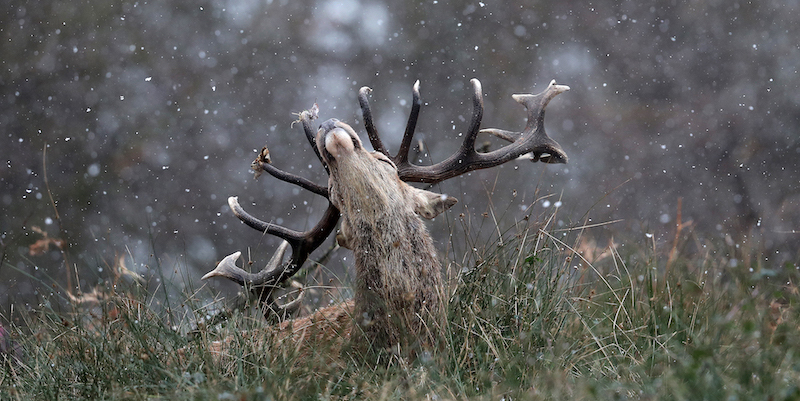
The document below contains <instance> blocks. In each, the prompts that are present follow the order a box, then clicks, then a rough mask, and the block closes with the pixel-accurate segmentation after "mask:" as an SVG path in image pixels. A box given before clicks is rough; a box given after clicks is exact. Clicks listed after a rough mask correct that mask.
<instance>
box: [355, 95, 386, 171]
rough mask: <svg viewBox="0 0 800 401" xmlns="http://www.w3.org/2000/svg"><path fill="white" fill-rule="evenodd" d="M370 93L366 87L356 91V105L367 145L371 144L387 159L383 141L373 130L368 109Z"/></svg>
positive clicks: (370, 113) (372, 122)
mask: <svg viewBox="0 0 800 401" xmlns="http://www.w3.org/2000/svg"><path fill="white" fill-rule="evenodd" d="M370 93H372V89H371V88H370V87H368V86H363V87H361V89H359V90H358V105H359V106H361V114H362V116H363V118H364V128H365V129H366V130H367V136H368V137H369V143H371V144H372V148H373V149H375V150H376V151H378V152H381V153H383V154H384V155H386V156H387V157H388V156H389V152H387V151H386V147H385V146H383V141H381V137H380V136H379V135H378V129H377V128H375V122H374V121H373V119H372V109H371V108H370V107H369V94H370Z"/></svg>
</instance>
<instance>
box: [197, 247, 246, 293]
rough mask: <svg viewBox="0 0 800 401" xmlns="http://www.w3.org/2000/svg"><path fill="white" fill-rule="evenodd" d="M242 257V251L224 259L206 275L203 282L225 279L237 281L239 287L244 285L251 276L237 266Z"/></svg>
mask: <svg viewBox="0 0 800 401" xmlns="http://www.w3.org/2000/svg"><path fill="white" fill-rule="evenodd" d="M240 256H242V252H241V251H236V252H234V253H232V254H230V255H228V256H226V257H224V258H223V259H222V261H221V262H219V263H218V264H217V267H215V268H214V270H212V271H210V272H208V273H206V274H205V275H204V276H203V277H202V278H200V279H201V280H207V279H209V278H211V277H225V278H227V279H229V280H232V281H235V282H236V283H237V284H239V285H244V284H245V282H246V281H247V279H246V277H247V276H248V275H249V274H250V273H248V272H246V271H244V270H243V269H241V268H239V267H238V266H236V261H237V260H239V257H240Z"/></svg>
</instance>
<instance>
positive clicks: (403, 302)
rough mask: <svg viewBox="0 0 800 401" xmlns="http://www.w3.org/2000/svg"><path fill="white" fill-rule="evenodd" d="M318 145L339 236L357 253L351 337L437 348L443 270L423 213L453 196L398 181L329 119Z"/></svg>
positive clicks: (378, 157) (437, 209)
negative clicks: (338, 220)
mask: <svg viewBox="0 0 800 401" xmlns="http://www.w3.org/2000/svg"><path fill="white" fill-rule="evenodd" d="M317 147H318V148H319V150H320V153H321V154H322V155H323V158H324V159H325V161H326V163H327V165H328V167H329V169H330V180H329V190H330V199H331V202H333V204H334V205H335V206H336V207H337V208H338V209H339V210H340V212H341V214H342V220H343V221H342V229H341V234H340V236H339V239H340V241H341V243H342V245H343V246H346V247H348V248H350V249H352V250H353V253H354V255H355V269H356V284H355V306H354V307H355V310H354V311H353V318H354V324H355V328H354V329H353V338H352V342H353V343H354V344H360V343H366V344H369V345H370V346H371V348H372V350H375V351H380V350H385V349H389V348H391V349H393V350H396V349H397V348H400V349H401V351H406V350H409V349H410V350H411V351H412V352H414V351H416V350H417V349H418V348H420V347H422V348H428V347H430V346H432V345H434V344H435V343H436V342H437V338H438V337H439V334H438V330H439V329H440V328H441V325H442V323H443V316H444V306H443V294H442V293H441V291H442V273H441V265H440V263H439V261H438V259H437V257H436V250H435V248H434V246H433V240H432V239H431V237H430V234H428V230H427V228H426V227H425V224H424V223H423V222H422V219H420V217H419V216H420V215H423V216H425V217H427V218H433V217H434V216H436V215H437V214H439V213H441V212H442V211H444V210H446V209H447V208H449V207H450V206H452V205H453V204H454V203H455V202H456V200H455V199H454V198H450V197H446V196H442V195H439V194H434V193H432V192H428V191H424V190H421V189H417V188H414V187H412V186H410V185H408V184H406V183H405V182H403V181H401V180H400V178H399V177H398V175H397V168H396V167H395V165H394V164H393V163H392V162H391V161H390V160H389V159H388V158H387V157H386V156H384V155H383V154H381V153H378V152H372V153H370V152H368V151H366V150H365V149H364V148H363V146H362V144H361V141H360V139H359V138H358V136H357V135H356V133H355V132H354V131H353V129H352V128H350V126H348V125H347V124H344V123H341V122H339V121H336V120H330V121H328V122H326V123H324V124H323V125H322V127H321V128H320V130H319V132H318V134H317ZM362 340H366V341H362Z"/></svg>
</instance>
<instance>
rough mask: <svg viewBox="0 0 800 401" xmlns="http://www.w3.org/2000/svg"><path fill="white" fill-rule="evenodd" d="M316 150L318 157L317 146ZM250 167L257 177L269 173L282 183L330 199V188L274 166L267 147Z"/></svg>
mask: <svg viewBox="0 0 800 401" xmlns="http://www.w3.org/2000/svg"><path fill="white" fill-rule="evenodd" d="M314 150H316V151H317V155H319V151H318V150H317V147H316V146H314ZM322 165H323V166H325V163H322ZM250 166H251V168H252V169H253V170H254V171H255V172H256V177H258V176H259V175H261V172H263V171H266V172H267V173H269V175H271V176H273V177H275V178H277V179H279V180H281V181H284V182H288V183H289V184H294V185H297V186H299V187H301V188H303V189H305V190H308V191H310V192H313V193H315V194H317V195H319V196H324V197H325V198H327V197H328V187H324V186H322V185H319V184H316V183H314V182H312V181H310V180H309V179H307V178H303V177H300V176H298V175H294V174H292V173H287V172H286V171H283V170H281V169H279V168H277V167H275V166H273V165H272V159H271V158H270V156H269V149H267V147H266V146H264V147H263V148H262V149H261V153H259V155H258V157H256V159H255V160H254V161H253V163H252V164H251V165H250ZM325 168H326V169H327V166H325Z"/></svg>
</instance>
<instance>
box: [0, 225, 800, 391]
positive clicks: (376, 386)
mask: <svg viewBox="0 0 800 401" xmlns="http://www.w3.org/2000/svg"><path fill="white" fill-rule="evenodd" d="M681 229H683V228H682V227H681ZM590 232H591V229H588V230H575V231H556V230H549V229H542V228H541V227H536V226H533V225H528V223H527V222H524V225H519V226H515V227H513V228H512V229H510V230H507V231H505V232H500V231H499V230H498V233H499V234H498V235H497V239H496V240H495V242H494V243H488V244H485V246H484V247H483V249H477V248H475V247H470V249H471V250H470V251H469V252H468V253H469V254H465V255H463V257H462V258H461V259H460V260H462V261H471V262H470V263H465V264H464V265H463V267H461V268H460V272H459V274H457V275H456V276H455V278H454V283H453V285H452V286H451V288H450V289H449V293H448V295H449V304H448V320H447V325H448V326H447V327H446V328H445V333H446V335H445V338H444V339H443V341H442V343H443V345H442V346H441V347H439V348H438V349H436V350H434V351H433V352H432V353H431V354H430V355H428V354H425V355H423V356H422V357H420V358H419V359H418V360H416V361H414V362H408V361H402V360H393V361H392V362H391V363H389V365H388V366H378V367H376V366H374V364H371V363H369V362H368V361H361V360H359V358H358V357H357V356H351V355H348V354H346V353H345V354H340V356H339V357H335V358H332V357H331V352H328V351H327V350H326V349H324V347H321V348H317V349H315V350H314V352H312V353H311V354H308V353H304V354H302V355H301V354H298V352H300V351H299V350H298V349H297V348H296V347H295V346H294V344H293V343H291V342H290V341H287V340H285V339H282V338H280V337H278V336H275V335H273V334H270V333H271V331H270V330H269V328H268V324H267V323H266V322H264V321H263V320H262V319H260V318H259V317H258V315H257V314H254V315H253V316H250V315H246V314H234V315H233V316H232V317H231V318H230V319H228V321H227V322H226V323H225V324H223V325H215V326H211V327H209V326H204V325H202V324H199V325H198V324H197V322H198V319H197V318H196V316H205V315H206V310H205V308H204V307H203V306H202V305H200V304H198V303H197V301H195V299H197V298H198V296H197V295H196V294H191V296H189V295H187V296H186V300H185V301H184V303H183V305H182V308H183V310H184V311H185V312H184V313H183V314H182V315H181V316H173V315H171V314H168V313H165V312H164V311H163V310H160V309H158V307H157V305H159V304H162V305H163V304H166V302H163V303H159V302H155V301H154V300H155V299H156V297H158V296H159V293H158V292H156V293H154V294H148V293H146V292H145V291H143V290H141V289H140V288H139V287H138V286H137V285H131V286H130V288H129V289H123V287H124V286H121V285H120V286H116V285H114V286H109V287H98V288H96V289H95V290H94V291H93V292H92V293H90V294H84V295H83V298H81V299H79V300H77V301H76V300H73V301H72V303H70V304H69V307H68V308H67V310H69V311H68V312H64V311H63V310H62V308H60V307H53V306H52V305H54V304H58V302H57V301H56V300H53V301H52V303H51V302H42V303H41V306H40V308H39V309H37V310H36V311H35V312H34V313H30V314H27V315H20V316H23V321H22V322H21V323H17V324H11V323H10V321H11V320H12V319H9V318H7V317H6V316H2V317H0V318H2V320H0V321H2V323H3V326H4V327H5V328H4V330H3V331H0V351H2V352H0V355H2V360H0V394H2V396H0V398H4V399H6V398H7V399H16V400H23V399H26V398H31V397H33V398H37V399H60V398H103V399H145V398H151V397H162V398H167V397H177V398H181V399H183V398H216V399H265V398H268V397H272V398H276V399H288V398H291V399H378V400H382V399H456V398H458V399H460V398H476V399H498V398H503V399H594V398H600V399H611V398H637V399H639V398H643V399H675V400H683V399H709V400H719V399H742V398H748V399H749V398H757V399H775V400H784V399H787V400H788V399H798V398H800V358H798V354H799V353H800V351H798V350H800V336H799V335H798V327H797V323H796V322H797V321H798V319H797V318H798V316H797V314H798V308H797V306H798V302H800V291H798V288H797V286H796V283H797V282H798V281H800V274H799V273H798V266H797V265H796V264H786V265H783V266H771V265H769V263H768V261H767V260H766V259H765V258H764V257H763V256H761V255H759V253H758V252H757V251H755V250H752V249H741V248H736V247H730V246H729V245H728V244H725V243H722V244H718V245H716V244H711V243H704V242H703V241H701V240H699V239H697V238H696V237H695V236H694V234H693V233H691V232H688V233H683V234H682V235H676V239H675V241H674V242H673V243H672V244H668V245H667V244H665V245H663V246H659V245H657V244H655V243H654V242H653V240H652V239H651V238H643V239H642V240H641V243H637V240H630V241H628V242H626V243H625V245H624V246H622V245H619V244H617V243H616V242H610V243H609V245H608V246H603V247H598V246H597V245H596V243H595V242H594V241H592V240H591V239H590V238H589V237H590V235H589V233H590ZM662 248H663V249H662ZM689 249H692V250H689ZM88 295H92V296H91V297H88ZM162 296H163V295H162ZM89 301H91V302H89ZM172 308H175V305H172ZM167 315H169V316H167ZM175 322H177V324H176V323H175ZM187 327H191V328H193V329H194V330H193V331H192V332H191V334H185V333H186V332H187V331H188V330H187V329H186V328H187ZM215 342H224V344H225V347H224V355H223V356H219V355H217V354H215V353H214V351H215V350H219V348H218V344H219V343H215ZM215 344H217V345H215ZM215 347H217V348H215Z"/></svg>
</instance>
